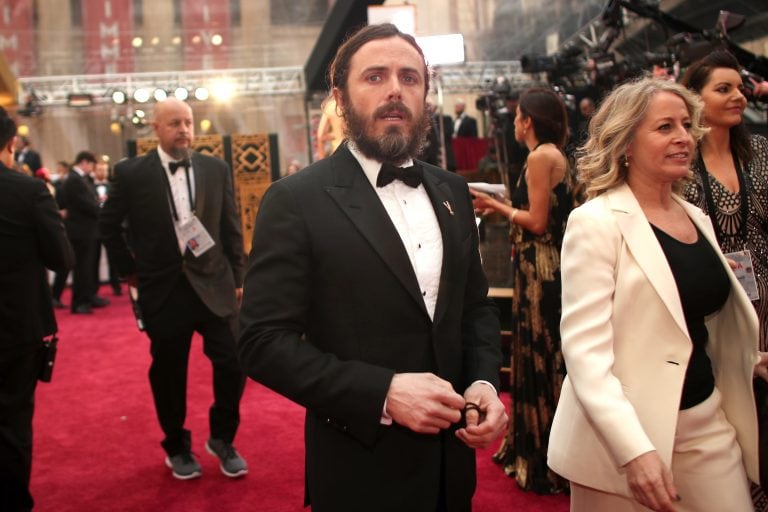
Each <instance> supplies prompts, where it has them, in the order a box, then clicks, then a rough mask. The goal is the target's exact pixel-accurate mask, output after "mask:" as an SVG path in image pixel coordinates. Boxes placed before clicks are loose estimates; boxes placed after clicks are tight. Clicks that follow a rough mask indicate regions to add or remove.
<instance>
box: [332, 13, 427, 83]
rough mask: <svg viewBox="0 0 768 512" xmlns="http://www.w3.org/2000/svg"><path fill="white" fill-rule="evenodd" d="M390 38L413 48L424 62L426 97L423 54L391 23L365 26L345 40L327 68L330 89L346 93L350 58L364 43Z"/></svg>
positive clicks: (417, 46) (414, 41) (413, 41)
mask: <svg viewBox="0 0 768 512" xmlns="http://www.w3.org/2000/svg"><path fill="white" fill-rule="evenodd" d="M390 37H399V38H400V39H402V40H403V41H405V42H407V43H408V44H410V45H411V46H413V47H414V48H415V49H416V51H417V52H419V55H421V59H422V60H423V61H424V97H425V98H426V97H427V93H428V92H429V69H428V67H427V61H426V59H425V58H424V52H423V51H421V48H419V45H418V44H417V43H416V39H415V38H414V37H413V36H412V35H410V34H406V33H404V32H400V30H399V29H398V28H397V27H396V26H395V25H393V24H391V23H382V24H380V25H367V26H365V27H363V28H361V29H360V30H358V31H357V32H355V33H353V34H352V35H351V36H350V37H349V38H347V40H346V41H344V43H342V45H341V46H339V49H338V50H337V51H336V56H335V57H334V58H333V62H331V65H330V67H329V68H328V69H329V70H328V80H329V82H330V86H331V89H334V88H338V89H339V90H340V91H342V92H344V93H346V88H347V79H348V78H349V63H350V61H351V60H352V56H354V55H355V53H357V51H358V50H359V49H360V48H361V47H362V46H363V45H365V44H366V43H370V42H371V41H376V40H378V39H389V38H390Z"/></svg>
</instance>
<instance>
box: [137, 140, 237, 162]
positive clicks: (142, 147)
mask: <svg viewBox="0 0 768 512" xmlns="http://www.w3.org/2000/svg"><path fill="white" fill-rule="evenodd" d="M156 147H157V137H142V138H139V139H136V156H141V155H143V154H145V153H149V152H150V151H152V150H153V149H155V148H156ZM192 149H194V150H195V151H199V152H200V153H205V154H206V155H211V156H215V157H216V158H220V159H222V160H226V158H225V155H224V137H222V136H221V135H198V136H197V137H195V143H194V147H193V148H192Z"/></svg>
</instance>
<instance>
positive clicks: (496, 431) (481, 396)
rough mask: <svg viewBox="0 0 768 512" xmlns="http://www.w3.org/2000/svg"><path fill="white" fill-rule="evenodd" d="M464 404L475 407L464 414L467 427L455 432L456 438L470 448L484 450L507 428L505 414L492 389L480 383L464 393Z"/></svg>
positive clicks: (502, 405)
mask: <svg viewBox="0 0 768 512" xmlns="http://www.w3.org/2000/svg"><path fill="white" fill-rule="evenodd" d="M464 399H465V400H466V403H467V404H468V405H469V404H475V405H477V408H478V409H479V411H478V410H476V409H475V408H473V407H469V408H467V409H466V411H465V413H464V417H465V421H466V424H467V426H466V427H465V428H461V429H459V430H457V431H456V437H458V438H459V439H461V440H462V441H464V444H466V445H467V446H469V447H470V448H485V447H486V446H488V445H489V444H491V443H492V442H493V441H495V440H496V439H498V438H499V436H501V435H502V433H504V429H505V427H506V426H507V419H508V418H507V412H506V410H505V408H504V404H503V403H502V402H501V400H499V397H498V396H497V395H496V393H495V392H494V390H493V388H491V386H489V385H488V384H484V383H482V382H475V383H474V384H472V385H471V386H469V387H468V388H467V390H466V391H465V392H464Z"/></svg>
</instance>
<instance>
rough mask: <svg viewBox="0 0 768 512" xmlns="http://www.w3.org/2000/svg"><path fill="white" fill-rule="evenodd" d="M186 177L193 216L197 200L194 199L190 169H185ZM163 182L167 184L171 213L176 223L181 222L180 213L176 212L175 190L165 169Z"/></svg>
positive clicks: (166, 190) (166, 189)
mask: <svg viewBox="0 0 768 512" xmlns="http://www.w3.org/2000/svg"><path fill="white" fill-rule="evenodd" d="M184 175H185V176H186V178H187V193H188V196H187V197H188V198H189V210H190V211H191V212H192V215H194V214H195V199H194V197H192V184H191V183H190V181H189V167H185V168H184ZM163 181H164V182H165V193H166V195H167V196H168V202H169V203H171V213H172V214H173V219H174V220H175V221H176V222H179V212H178V211H177V210H176V202H175V201H174V200H173V189H172V188H171V182H170V180H169V179H168V174H167V173H166V172H165V169H163Z"/></svg>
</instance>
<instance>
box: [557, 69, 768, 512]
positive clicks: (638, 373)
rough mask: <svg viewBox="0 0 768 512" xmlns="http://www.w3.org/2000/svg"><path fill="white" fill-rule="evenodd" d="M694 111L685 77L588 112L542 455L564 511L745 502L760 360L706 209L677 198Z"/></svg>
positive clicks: (635, 87)
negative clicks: (555, 392)
mask: <svg viewBox="0 0 768 512" xmlns="http://www.w3.org/2000/svg"><path fill="white" fill-rule="evenodd" d="M700 116H701V104H700V102H699V100H698V99H697V98H696V96H695V95H693V94H692V93H690V92H689V91H687V90H685V89H684V88H683V87H681V86H679V85H677V84H675V83H673V82H667V81H661V80H655V79H643V80H640V81H636V82H632V83H629V84H625V85H622V86H620V87H619V88H617V89H616V90H614V91H613V92H612V93H611V94H610V95H609V96H608V97H607V98H606V99H605V100H604V102H603V103H602V105H601V108H600V110H599V111H598V113H597V114H595V116H594V117H593V119H592V122H591V123H590V128H589V131H590V133H589V140H588V142H587V143H586V145H585V146H584V148H583V151H582V154H581V157H580V159H579V162H578V166H579V173H580V178H581V179H582V180H584V182H585V184H586V186H587V193H588V195H589V197H590V198H591V200H589V201H588V202H587V203H585V204H584V205H582V206H581V207H579V208H577V209H576V210H574V211H573V212H572V213H571V216H570V218H569V221H568V227H567V229H566V234H565V240H564V242H563V250H562V260H561V261H562V282H563V316H562V322H561V335H562V349H563V355H564V357H565V360H566V366H567V370H568V376H567V378H566V380H565V383H564V385H563V389H562V392H561V395H560V402H559V404H558V407H557V411H556V413H555V418H554V423H553V426H552V431H551V435H550V441H549V450H548V463H549V465H550V467H551V468H552V469H553V470H555V471H556V472H558V473H559V474H561V475H562V476H564V477H566V478H568V479H569V480H570V481H571V510H572V512H587V511H588V512H603V511H605V512H608V511H610V512H622V511H647V510H655V511H676V512H683V511H690V512H694V511H695V512H725V511H729V512H730V511H733V512H741V511H751V510H753V509H752V504H751V499H750V496H749V484H748V479H751V480H752V481H757V479H758V463H757V419H756V413H755V407H754V401H753V397H752V378H753V374H754V373H758V372H762V375H763V376H765V371H766V365H767V364H768V357H766V355H765V354H760V353H759V352H758V350H757V337H758V334H757V319H756V316H755V313H754V308H753V307H752V305H751V304H750V302H749V299H748V298H747V296H746V294H745V293H744V291H743V290H742V288H741V286H740V285H739V283H738V281H737V280H736V278H735V277H734V275H733V273H732V272H731V271H730V269H729V267H728V263H727V262H726V260H725V258H724V257H723V255H722V253H721V252H720V250H719V249H718V245H717V242H716V241H715V236H714V232H713V229H712V226H711V224H710V222H709V219H708V218H707V217H706V216H705V215H704V214H703V213H702V212H701V210H699V209H698V208H696V207H694V206H691V205H689V204H688V203H686V202H685V201H684V200H683V199H681V198H680V197H679V196H678V195H676V193H675V191H676V190H678V188H679V186H680V182H681V180H682V179H685V178H687V177H688V175H689V168H690V162H691V159H692V158H693V156H694V148H695V143H696V141H697V140H698V139H699V138H701V136H702V135H703V133H704V129H703V128H701V126H700ZM688 257H690V258H691V259H690V261H689V260H686V259H685V258H688ZM689 331H690V332H689ZM689 363H690V368H689ZM758 363H759V365H758V366H755V365H756V364H758ZM756 369H757V370H756ZM688 372H690V375H688V377H686V374H687V373H688ZM684 384H685V389H684Z"/></svg>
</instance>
